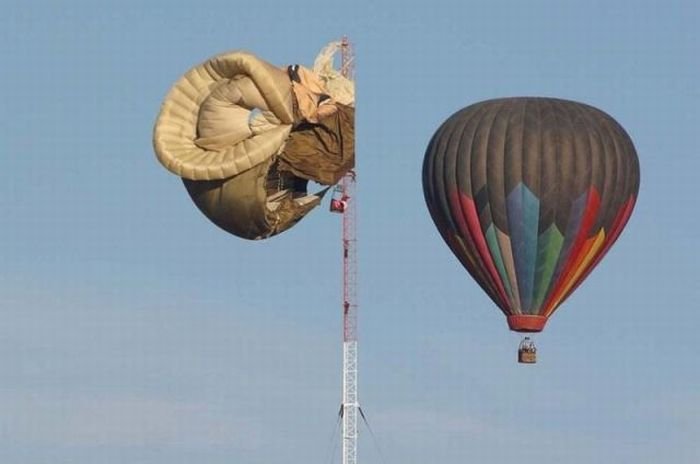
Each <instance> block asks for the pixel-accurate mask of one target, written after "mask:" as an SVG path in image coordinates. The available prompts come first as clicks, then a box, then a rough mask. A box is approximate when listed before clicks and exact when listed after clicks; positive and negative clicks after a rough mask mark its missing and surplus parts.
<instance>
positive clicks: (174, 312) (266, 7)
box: [0, 0, 700, 464]
mask: <svg viewBox="0 0 700 464" xmlns="http://www.w3.org/2000/svg"><path fill="white" fill-rule="evenodd" d="M699 24H700V4H699V3H698V2H696V1H694V0H689V1H685V2H681V1H658V2H651V1H631V0H630V1H626V2H624V1H609V0H608V1H598V0H595V1H594V0H589V1H585V2H570V1H561V0H560V1H541V0H530V1H516V0H513V1H491V2H486V1H482V2H471V1H452V2H438V1H431V2H406V1H388V2H381V1H379V0H375V1H370V0H357V1H347V2H345V5H344V4H343V3H341V2H331V1H326V2H312V1H304V0H300V1H294V2H279V1H275V2H272V1H263V0H259V1H249V2H236V1H231V0H229V1H205V0H202V1H196V2H195V1H191V2H182V1H178V0H172V1H160V2H145V1H136V0H133V1H126V0H123V1H119V2H117V1H115V2H110V3H108V2H104V3H101V2H94V1H84V2H77V1H62V2H50V1H44V2H40V1H19V0H15V1H11V2H10V3H8V4H5V6H4V7H3V8H2V15H0V57H1V58H2V67H1V71H0V89H1V90H0V96H1V99H0V134H1V136H0V171H1V172H2V182H0V214H2V226H1V227H0V317H1V319H0V462H2V463H3V464H39V463H41V464H44V463H52V464H82V463H85V464H122V463H130V464H131V463H134V464H166V463H167V464H184V463H193V462H196V463H211V464H219V463H246V464H248V463H249V464H263V463H264V464H269V463H281V462H293V463H304V464H311V463H314V464H326V463H330V462H337V461H338V457H339V452H338V450H337V448H336V449H334V448H333V439H332V437H333V430H334V426H335V423H336V414H337V411H338V406H339V401H340V372H341V371H340V367H341V357H340V341H341V339H340V337H341V335H340V334H341V326H340V323H341V308H340V284H341V276H340V264H341V261H340V258H341V256H340V249H339V246H340V243H339V236H340V223H339V217H338V216H335V215H331V214H330V213H328V212H327V211H326V208H327V206H324V207H322V208H319V209H318V210H317V211H316V212H314V213H313V214H311V215H310V216H309V217H308V218H306V219H305V220H304V221H303V222H302V223H301V224H299V225H298V226H296V227H295V228H294V229H292V230H290V231H289V232H287V233H285V234H283V235H281V236H279V237H276V238H273V239H271V240H268V241H263V242H247V241H243V240H240V239H237V238H235V237H233V236H230V235H227V234H226V233H224V232H222V231H220V230H218V229H217V228H216V227H215V226H213V225H212V224H211V223H209V222H208V221H207V220H206V219H205V218H204V217H203V216H202V215H201V214H200V213H199V212H198V211H197V210H196V208H195V207H194V206H193V205H192V204H191V202H190V200H189V198H188V196H187V194H186V192H185V190H184V188H183V187H182V185H181V183H180V181H179V180H178V179H177V178H176V177H175V176H173V175H171V174H169V173H168V172H166V171H165V170H164V169H162V168H161V166H160V165H159V164H158V163H157V161H156V159H155V157H154V155H153V151H152V148H151V134H152V127H153V122H154V120H155V117H156V115H157V112H158V109H159V106H160V103H161V101H162V99H163V96H164V95H165V93H166V92H167V90H168V89H169V87H170V85H171V84H172V83H173V82H174V81H175V80H176V79H177V78H179V76H180V75H181V74H182V73H184V72H185V71H186V70H187V69H189V68H190V67H191V66H193V65H195V64H197V63H200V62H201V61H203V60H204V59H206V58H208V57H210V56H212V55H214V54H217V53H219V52H222V51H226V50H231V49H239V48H240V49H247V50H249V51H252V52H254V53H256V54H258V55H259V56H261V57H262V58H264V59H266V60H268V61H270V62H272V63H276V64H280V65H284V64H291V63H301V64H311V63H312V62H313V58H314V57H315V55H316V53H317V52H318V51H319V49H320V48H321V47H322V46H323V45H324V44H325V43H327V42H328V41H331V40H334V39H337V38H339V37H340V36H341V35H342V34H347V35H348V36H349V37H350V38H351V40H352V41H353V42H354V43H355V45H356V52H357V79H358V102H357V109H358V113H357V156H358V163H359V167H358V169H359V190H360V193H359V201H360V208H359V240H360V242H359V260H360V338H361V341H360V362H361V374H360V388H361V390H360V397H361V403H362V404H363V408H364V410H365V412H366V414H367V417H368V419H369V421H370V425H371V426H372V428H373V430H374V433H375V435H376V437H377V443H378V445H379V448H380V449H381V453H379V452H378V451H377V447H376V446H375V444H374V442H373V440H372V439H371V437H370V435H369V433H368V432H367V430H366V429H364V431H363V436H362V439H361V443H360V446H361V448H360V459H361V460H362V461H363V462H366V463H377V464H384V463H386V464H389V463H402V464H424V463H426V462H430V463H443V462H444V463H448V462H450V463H453V462H480V463H496V464H497V463H512V462H518V463H521V464H529V463H538V464H549V463H562V462H565V463H567V464H583V463H591V462H601V463H613V462H614V463H617V464H624V463H660V462H672V463H674V464H691V463H697V462H700V446H699V445H698V441H697V439H698V438H697V437H698V436H700V369H698V366H699V365H700V363H699V362H698V356H700V355H699V354H698V346H699V345H700V340H699V339H698V337H697V331H696V329H697V327H698V326H699V325H700V302H699V300H700V285H698V277H697V275H698V273H697V269H698V262H700V252H698V249H697V247H696V244H697V240H698V238H699V233H698V228H699V227H700V220H699V219H698V215H697V211H698V204H697V203H698V199H697V196H696V194H697V185H696V184H697V181H696V179H697V176H698V170H700V157H699V156H698V155H700V153H699V152H700V146H699V144H698V140H699V138H698V136H697V131H698V127H699V126H700V125H699V123H700V117H699V116H700V110H699V109H698V108H699V107H700V90H699V88H700V87H699V86H698V82H699V81H700V65H699V60H698V56H700V44H699V42H698V41H699V38H700V32H699V30H698V25H699ZM513 95H545V96H557V97H561V98H567V99H574V100H580V101H584V102H587V103H589V104H592V105H594V106H597V107H600V108H601V109H603V110H605V111H606V112H608V113H610V114H611V115H612V116H614V117H615V118H616V119H617V120H618V121H619V122H620V123H621V124H622V125H623V126H624V127H625V128H626V129H627V130H628V132H629V133H630V135H631V136H632V138H633V140H634V142H635V144H636V147H637V150H638V152H639V157H640V162H641V171H642V185H641V191H640V197H639V201H638V204H637V208H636V210H635V213H634V215H633V217H632V219H631V221H630V223H629V224H628V227H627V230H626V231H625V233H624V234H623V235H622V237H621V239H620V240H619V241H618V243H617V245H616V246H615V247H614V249H613V250H612V251H611V253H609V254H608V256H607V257H606V259H605V261H604V262H603V264H602V265H601V266H600V267H599V268H598V269H597V270H596V271H595V272H594V273H593V274H592V275H591V277H590V278H589V279H588V281H587V283H586V284H585V285H583V286H582V287H581V288H580V289H579V290H578V291H577V293H576V294H575V295H574V296H573V297H572V298H571V299H570V300H568V301H567V303H566V304H565V305H564V306H563V307H562V308H561V309H560V310H559V311H558V312H557V313H556V314H555V315H554V317H553V318H552V320H550V322H549V325H548V327H547V331H546V332H544V333H543V334H541V335H539V336H537V337H536V340H537V342H538V347H539V357H540V362H539V363H538V364H537V365H535V366H520V365H517V364H516V363H515V349H516V346H517V343H518V342H519V340H520V338H519V336H518V335H516V334H514V333H511V332H509V331H508V330H507V326H506V322H505V319H504V318H503V316H502V315H501V313H500V312H499V311H498V310H496V309H495V307H494V306H493V304H492V303H491V301H490V300H488V298H487V297H486V296H484V295H483V294H482V293H481V290H480V289H479V288H478V286H477V285H476V284H474V283H473V282H472V281H471V280H470V278H469V277H468V276H467V274H466V272H465V271H463V270H462V268H461V267H460V266H459V264H458V263H457V261H456V259H454V258H453V257H452V255H451V253H450V252H449V250H448V249H447V247H446V246H445V245H444V244H443V243H442V240H441V239H440V238H439V236H438V234H437V232H436V231H435V229H434V226H433V224H432V222H431V220H430V218H429V215H428V213H427V210H426V208H425V205H424V201H423V194H422V188H421V181H420V169H421V162H422V159H423V152H424V149H425V146H426V144H427V142H428V140H429V138H430V136H431V135H432V133H433V132H434V131H435V129H436V128H437V127H438V126H439V124H440V123H441V122H442V121H443V120H444V119H445V118H446V117H448V116H449V115H450V114H452V113H453V112H454V111H456V110H457V109H459V108H461V107H463V106H466V105H467V104H470V103H473V102H476V101H479V100H483V99H486V98H492V97H500V96H513ZM336 442H337V436H336ZM380 454H381V455H383V456H384V460H383V461H382V459H381V456H380ZM331 456H333V457H334V458H335V459H334V460H332V459H331Z"/></svg>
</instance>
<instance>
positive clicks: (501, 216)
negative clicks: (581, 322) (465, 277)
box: [423, 97, 639, 362]
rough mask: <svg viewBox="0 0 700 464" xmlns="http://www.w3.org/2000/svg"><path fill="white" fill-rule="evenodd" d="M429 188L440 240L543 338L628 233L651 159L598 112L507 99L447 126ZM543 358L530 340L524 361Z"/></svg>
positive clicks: (428, 159) (519, 322)
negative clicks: (643, 160)
mask: <svg viewBox="0 0 700 464" xmlns="http://www.w3.org/2000/svg"><path fill="white" fill-rule="evenodd" d="M423 189H424V193H425V199H426V203H427V205H428V209H429V211H430V214H431V216H432V218H433V221H434V222H435V225H436V226H437V228H438V230H439V231H440V234H441V235H442V237H443V238H444V240H445V242H447V245H448V246H449V247H450V249H451V250H452V251H453V252H454V254H455V255H456V256H457V258H458V259H459V261H460V262H461V263H462V264H463V265H464V267H465V268H466V269H467V271H468V272H469V274H471V276H472V277H473V278H474V280H476V282H477V283H478V284H479V285H480V286H481V288H482V289H483V290H484V291H485V292H486V293H487V294H488V295H489V297H491V299H492V300H493V301H494V303H496V305H497V306H498V307H499V308H500V309H501V311H503V313H504V314H505V315H506V317H507V321H508V325H509V327H510V329H511V330H514V331H517V332H539V331H541V330H542V329H543V328H544V326H545V323H546V322H547V319H548V318H549V317H550V316H551V315H552V314H553V313H554V311H556V309H557V308H558V307H559V306H560V305H561V304H562V303H563V302H564V300H566V298H567V297H568V296H569V295H571V293H572V292H573V291H574V290H575V289H576V288H577V287H578V285H580V284H581V282H582V281H583V280H584V279H585V278H586V276H587V275H588V274H589V273H590V272H591V271H592V270H593V268H594V267H595V266H596V265H597V264H598V263H599V262H600V260H601V259H602V258H603V256H604V255H605V254H606V253H607V251H608V250H609V249H610V247H611V246H612V245H613V243H615V241H616V240H617V238H618V237H619V235H620V233H621V232H622V229H623V228H624V227H625V224H626V223H627V221H628V219H629V218H630V215H631V213H632V209H633V208H634V204H635V200H636V198H637V194H638V191H639V161H638V159H637V154H636V152H635V149H634V145H633V144H632V140H631V139H630V137H629V136H628V135H627V133H626V132H625V130H624V129H623V128H622V127H621V126H620V125H619V124H618V123H617V122H616V121H615V120H614V119H613V118H612V117H610V116H609V115H607V114H606V113H604V112H602V111H600V110H598V109H596V108H593V107H591V106H588V105H585V104H582V103H577V102H573V101H566V100H559V99H553V98H534V97H517V98H504V99H497V100H489V101H484V102H480V103H476V104H474V105H471V106H469V107H467V108H464V109H462V110H461V111H458V112H457V113H455V114H454V115H452V116H451V117H450V118H448V119H447V120H446V121H445V122H444V123H443V124H442V126H441V127H440V128H439V129H438V131H437V132H436V133H435V135H434V136H433V138H432V140H431V141H430V144H429V146H428V148H427V151H426V154H425V160H424V164H423ZM534 353H535V348H534V344H532V341H531V340H530V339H529V338H526V339H525V340H524V341H523V344H521V349H520V351H519V360H520V361H521V362H534V361H535V355H534Z"/></svg>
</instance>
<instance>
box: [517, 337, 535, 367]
mask: <svg viewBox="0 0 700 464" xmlns="http://www.w3.org/2000/svg"><path fill="white" fill-rule="evenodd" d="M518 362H519V363H520V364H535V363H536V362H537V348H536V347H535V343H534V342H533V341H532V340H530V337H525V338H524V339H523V341H521V342H520V346H518Z"/></svg>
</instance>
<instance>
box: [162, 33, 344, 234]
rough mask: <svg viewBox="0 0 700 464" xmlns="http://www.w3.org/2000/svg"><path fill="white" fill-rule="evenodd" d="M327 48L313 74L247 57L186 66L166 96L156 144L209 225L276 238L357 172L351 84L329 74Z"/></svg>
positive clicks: (331, 49) (332, 48) (330, 49)
mask: <svg viewBox="0 0 700 464" xmlns="http://www.w3.org/2000/svg"><path fill="white" fill-rule="evenodd" d="M342 46H345V44H344V43H341V42H333V43H331V44H329V45H328V46H327V47H326V48H324V49H323V50H322V51H321V54H320V55H319V56H318V58H317V59H316V62H315V64H314V68H313V69H308V68H305V67H303V66H299V65H292V66H288V67H283V68H280V67H276V66H273V65H272V64H270V63H267V62H266V61H263V60H262V59H260V58H258V57H256V56H254V55H252V54H250V53H247V52H231V53H224V54H221V55H218V56H215V57H213V58H211V59H209V60H207V61H206V62H204V63H202V64H200V65H199V66H196V67H194V68H192V69H191V70H190V71H188V72H187V73H186V74H185V75H184V76H183V77H182V78H181V79H180V80H179V81H177V82H176V83H175V85H174V86H173V87H172V89H171V90H170V92H169V93H168V95H167V96H166V98H165V101H164V102H163V105H162V107H161V111H160V114H159V115H158V119H157V121H156V124H155V129H154V136H153V145H154V149H155V152H156V155H157V157H158V160H159V161H160V162H161V163H162V164H163V166H164V167H165V168H166V169H167V170H169V171H170V172H172V173H173V174H176V175H178V176H180V177H181V178H182V180H183V182H184V184H185V187H186V188H187V191H188V193H189V194H190V197H191V198H192V200H193V201H194V203H195V204H196V205H197V207H198V208H199V209H200V210H201V211H202V213H204V214H205V215H206V216H207V217H208V218H209V219H210V220H211V221H212V222H213V223H214V224H216V225H217V226H219V227H221V228H222V229H224V230H226V231H228V232H230V233H232V234H234V235H236V236H239V237H242V238H246V239H262V238H267V237H271V236H273V235H276V234H278V233H280V232H282V231H284V230H286V229H288V228H290V227H292V226H293V225H294V224H296V223H297V222H298V221H299V220H301V219H302V218H303V217H304V216H305V215H306V214H307V213H308V212H309V211H311V210H312V209H313V208H314V207H315V206H317V205H318V204H319V203H320V200H321V198H322V196H323V194H324V193H325V192H326V190H327V188H326V189H323V190H321V191H320V192H317V193H314V194H309V193H307V184H308V181H314V182H316V183H319V184H322V185H327V186H330V185H334V184H336V183H337V182H338V181H339V180H340V178H342V177H343V175H344V174H345V173H347V172H348V171H349V170H351V169H352V168H353V167H354V162H355V150H354V116H355V111H354V86H353V83H352V82H351V81H349V80H347V79H346V78H345V77H343V76H342V75H341V73H340V72H339V71H337V70H335V69H334V67H333V57H334V54H335V53H336V52H337V51H339V50H340V47H342Z"/></svg>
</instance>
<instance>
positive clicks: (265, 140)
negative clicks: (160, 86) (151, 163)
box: [153, 52, 294, 180]
mask: <svg viewBox="0 0 700 464" xmlns="http://www.w3.org/2000/svg"><path fill="white" fill-rule="evenodd" d="M256 108H257V109H259V110H261V111H262V113H261V114H262V115H264V116H267V117H266V121H267V122H268V123H269V124H268V126H267V128H266V130H263V131H261V132H260V131H259V132H257V133H254V132H253V130H252V129H251V127H250V123H251V121H249V118H250V115H251V111H252V110H253V109H256ZM293 122H294V116H293V107H292V86H291V83H290V81H289V78H288V76H287V75H286V73H285V72H284V71H282V70H280V69H279V68H277V67H275V66H273V65H271V64H269V63H267V62H265V61H263V60H261V59H259V58H257V57H255V56H253V55H251V54H249V53H245V52H232V53H227V54H223V55H219V56H216V57H214V58H212V59H210V60H208V61H206V62H205V63H203V64H201V65H199V66H196V67H195V68H193V69H191V70H190V71H189V72H187V74H185V75H184V76H183V77H182V78H181V79H180V80H179V81H178V82H176V83H175V85H174V86H173V88H172V89H171V90H170V92H169V93H168V95H167V96H166V98H165V101H164V102H163V105H162V107H161V111H160V115H159V116H158V119H157V121H156V125H155V130H154V136H153V144H154V147H155V151H156V154H157V156H158V159H159V160H160V162H161V163H162V164H163V166H165V167H166V169H168V170H169V171H171V172H172V173H174V174H177V175H179V176H180V177H183V178H186V179H190V180H215V179H225V178H227V177H231V176H234V175H236V174H239V173H241V172H243V171H245V170H247V169H250V168H252V167H254V166H256V165H258V164H260V163H261V162H263V161H265V160H266V159H268V158H270V157H272V156H273V155H275V154H276V153H277V152H278V151H279V149H280V147H281V146H282V144H283V143H284V140H285V139H286V138H287V136H288V135H289V132H290V130H291V125H292V123H293Z"/></svg>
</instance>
